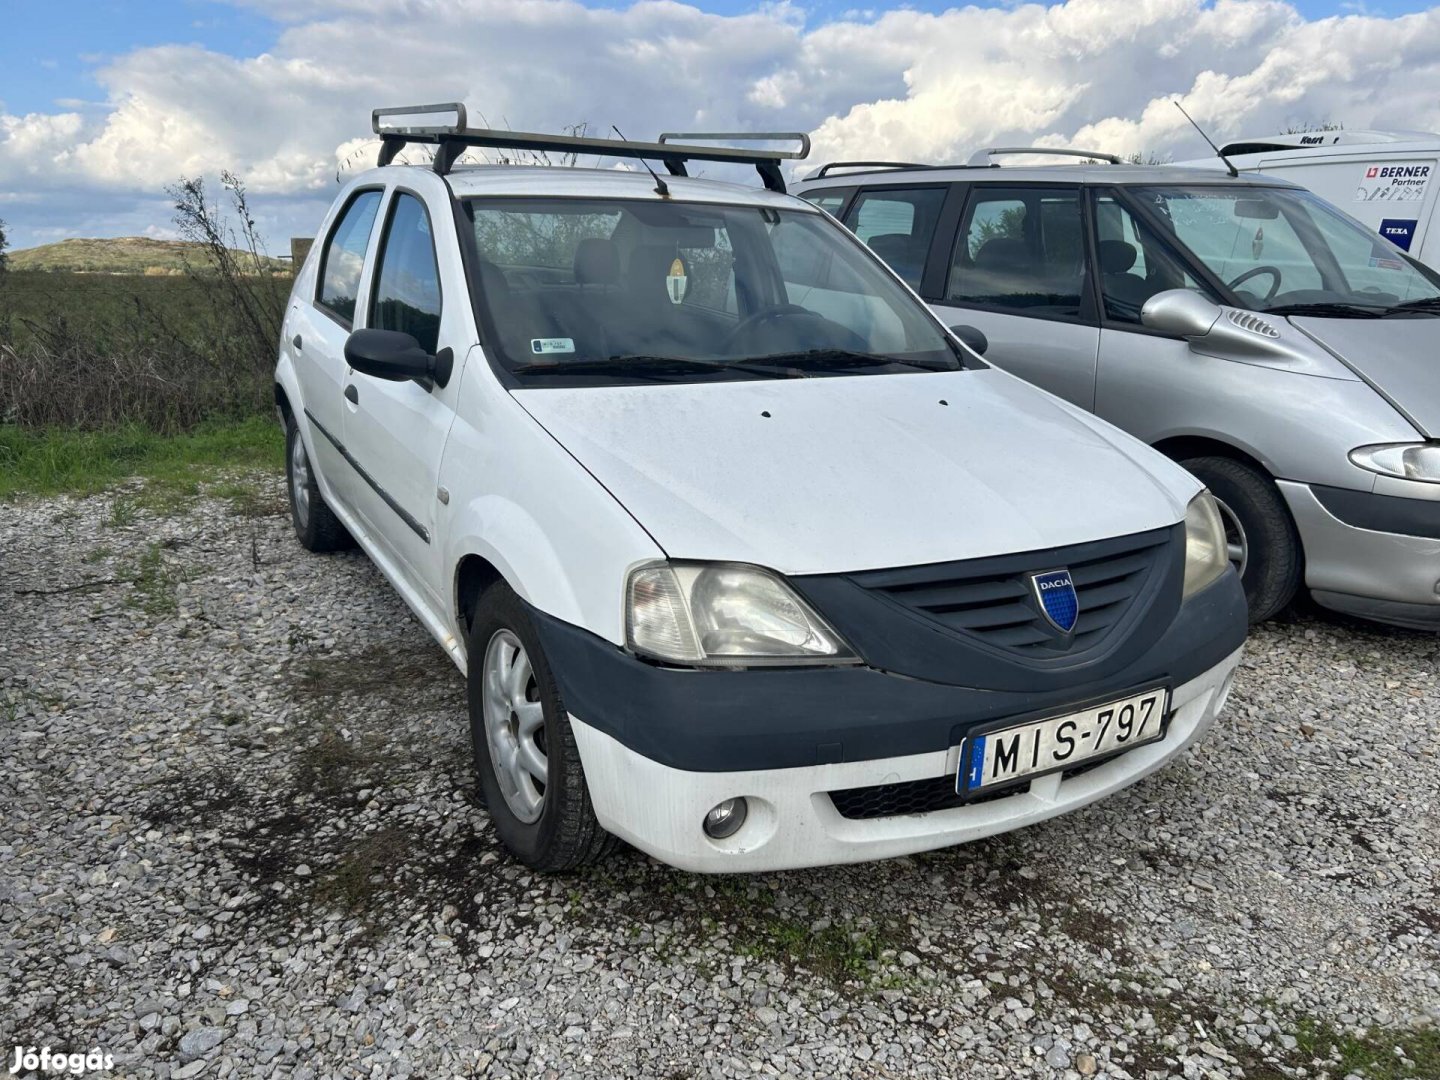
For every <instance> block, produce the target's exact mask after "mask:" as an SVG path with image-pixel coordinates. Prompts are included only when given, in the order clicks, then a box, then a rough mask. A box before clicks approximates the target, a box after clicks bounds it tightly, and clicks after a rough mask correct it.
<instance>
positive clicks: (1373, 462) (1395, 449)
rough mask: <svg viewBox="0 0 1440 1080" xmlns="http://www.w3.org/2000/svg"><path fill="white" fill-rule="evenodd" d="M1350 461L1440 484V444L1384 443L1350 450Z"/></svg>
mask: <svg viewBox="0 0 1440 1080" xmlns="http://www.w3.org/2000/svg"><path fill="white" fill-rule="evenodd" d="M1350 460H1351V461H1352V462H1353V463H1354V464H1356V465H1358V466H1360V468H1362V469H1365V470H1366V471H1368V472H1373V473H1379V474H1380V475H1381V476H1395V477H1399V478H1400V479H1401V480H1419V481H1421V482H1422V483H1425V484H1440V443H1380V444H1378V445H1376V446H1360V447H1357V448H1356V449H1354V450H1351V451H1350Z"/></svg>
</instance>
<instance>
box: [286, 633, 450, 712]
mask: <svg viewBox="0 0 1440 1080" xmlns="http://www.w3.org/2000/svg"><path fill="white" fill-rule="evenodd" d="M451 670H453V669H451V668H450V667H449V665H447V664H446V663H445V662H444V657H443V655H442V654H440V653H437V652H436V651H435V650H434V649H433V648H432V647H431V646H430V645H429V643H424V644H422V645H421V646H420V647H419V648H416V647H415V646H413V645H410V644H403V645H399V646H392V645H371V646H368V647H367V648H365V649H362V650H361V651H360V652H358V653H333V654H328V655H320V656H315V657H311V658H310V659H308V660H307V661H306V662H305V663H304V665H303V666H302V667H300V668H299V669H298V670H296V671H295V672H294V681H293V682H292V683H291V687H290V693H291V696H292V697H293V698H294V699H295V700H296V701H306V700H311V701H313V700H316V699H323V698H336V697H340V696H341V695H356V696H365V695H369V694H389V695H392V696H393V695H394V694H402V695H406V694H413V693H415V692H416V691H419V690H421V689H423V688H427V687H435V686H440V687H442V688H444V689H449V681H448V680H449V679H450V678H451V675H450V672H451Z"/></svg>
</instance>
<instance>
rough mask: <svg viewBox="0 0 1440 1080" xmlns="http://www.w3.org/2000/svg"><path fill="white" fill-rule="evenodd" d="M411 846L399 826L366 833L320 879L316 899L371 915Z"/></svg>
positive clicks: (411, 842)
mask: <svg viewBox="0 0 1440 1080" xmlns="http://www.w3.org/2000/svg"><path fill="white" fill-rule="evenodd" d="M413 846H414V842H413V840H412V838H411V837H409V836H407V835H406V834H405V833H404V832H402V831H401V830H399V829H381V830H380V831H378V832H373V833H368V834H366V835H365V836H364V837H362V838H361V839H360V840H359V841H358V842H357V843H356V844H355V845H354V846H353V847H351V848H350V849H349V850H348V851H346V852H345V854H344V855H342V856H341V857H340V860H339V861H338V862H337V863H336V864H335V867H334V869H333V870H331V871H330V872H329V873H327V874H326V875H325V876H324V877H323V878H322V879H321V880H320V882H319V883H318V884H317V886H316V888H315V898H316V900H318V901H319V902H320V903H322V904H326V905H329V906H331V907H336V908H339V909H341V910H342V911H348V912H350V913H351V914H353V915H373V914H374V913H375V912H376V910H377V908H379V907H380V906H382V904H383V902H384V900H385V899H386V897H388V895H389V894H390V893H391V892H392V891H393V890H394V888H395V884H396V883H395V880H394V879H395V874H396V870H397V868H399V867H401V866H403V865H404V864H405V862H406V857H407V856H408V855H409V853H410V851H411V849H412V848H413Z"/></svg>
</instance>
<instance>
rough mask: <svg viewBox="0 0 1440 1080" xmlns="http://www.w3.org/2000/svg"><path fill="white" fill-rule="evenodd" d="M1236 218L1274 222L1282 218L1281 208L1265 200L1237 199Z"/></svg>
mask: <svg viewBox="0 0 1440 1080" xmlns="http://www.w3.org/2000/svg"><path fill="white" fill-rule="evenodd" d="M1235 216H1236V217H1237V218H1251V219H1253V220H1256V221H1274V220H1275V219H1276V218H1278V217H1279V216H1280V208H1279V207H1278V206H1276V205H1275V204H1274V203H1272V202H1269V201H1267V200H1265V199H1236V200H1235Z"/></svg>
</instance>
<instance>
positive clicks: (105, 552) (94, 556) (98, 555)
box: [85, 544, 115, 565]
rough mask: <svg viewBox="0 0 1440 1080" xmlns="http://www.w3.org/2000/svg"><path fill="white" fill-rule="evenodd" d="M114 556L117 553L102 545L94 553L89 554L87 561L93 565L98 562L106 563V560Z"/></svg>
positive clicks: (87, 554)
mask: <svg viewBox="0 0 1440 1080" xmlns="http://www.w3.org/2000/svg"><path fill="white" fill-rule="evenodd" d="M114 554H115V552H114V551H113V550H112V549H111V548H108V547H105V546H104V545H103V544H102V545H101V546H100V547H97V548H96V549H95V550H94V551H90V552H87V553H86V555H85V561H86V562H87V563H89V564H92V565H93V564H95V563H98V562H104V561H105V560H106V559H108V558H110V556H111V555H114Z"/></svg>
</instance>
